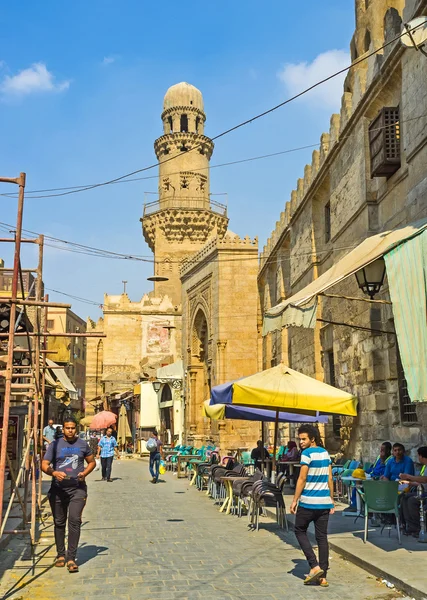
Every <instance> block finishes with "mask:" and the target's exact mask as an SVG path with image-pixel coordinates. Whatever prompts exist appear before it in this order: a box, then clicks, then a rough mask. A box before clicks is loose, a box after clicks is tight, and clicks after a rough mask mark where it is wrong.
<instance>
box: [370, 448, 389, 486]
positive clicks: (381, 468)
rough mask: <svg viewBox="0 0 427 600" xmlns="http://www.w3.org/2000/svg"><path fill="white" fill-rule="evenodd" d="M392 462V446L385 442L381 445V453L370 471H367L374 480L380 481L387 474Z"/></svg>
mask: <svg viewBox="0 0 427 600" xmlns="http://www.w3.org/2000/svg"><path fill="white" fill-rule="evenodd" d="M390 460H391V444H390V442H384V443H383V444H381V448H380V453H379V455H378V457H377V459H376V461H375V462H374V464H373V465H372V467H371V468H370V469H367V470H366V473H367V474H368V475H371V477H372V478H373V479H379V478H380V477H382V476H383V475H384V473H385V468H386V465H387V463H388V462H389V461H390Z"/></svg>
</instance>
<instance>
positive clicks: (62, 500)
mask: <svg viewBox="0 0 427 600" xmlns="http://www.w3.org/2000/svg"><path fill="white" fill-rule="evenodd" d="M76 429H77V426H76V422H75V420H74V419H73V417H65V418H64V424H63V434H64V435H63V437H61V438H59V439H57V440H55V441H54V442H52V443H51V444H49V446H48V447H47V450H46V454H45V455H44V457H43V461H42V471H43V473H46V474H47V475H51V476H52V478H53V479H52V485H51V487H50V490H49V493H48V497H49V502H50V507H51V509H52V514H53V520H54V529H55V542H56V551H57V556H56V559H55V566H56V567H65V563H67V568H68V571H69V572H70V573H77V572H78V570H79V568H78V566H77V564H76V553H77V547H78V544H79V539H80V528H81V523H82V518H81V517H82V512H83V508H84V506H85V504H86V499H87V486H86V481H85V478H86V476H87V475H89V473H91V472H92V471H93V469H94V468H95V458H94V456H93V453H92V451H91V449H90V448H89V446H88V444H87V442H86V441H85V440H81V439H80V438H79V437H78V436H77V435H76ZM85 461H86V463H87V466H86V468H85V464H84V463H85ZM67 513H68V550H67V554H65V527H66V525H67Z"/></svg>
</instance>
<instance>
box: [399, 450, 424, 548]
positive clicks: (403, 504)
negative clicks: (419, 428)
mask: <svg viewBox="0 0 427 600" xmlns="http://www.w3.org/2000/svg"><path fill="white" fill-rule="evenodd" d="M417 452H418V462H419V463H420V464H421V471H420V473H419V475H408V474H405V473H401V474H400V480H401V481H404V482H405V483H406V482H408V483H409V484H411V483H414V484H421V485H422V486H423V488H424V493H423V498H426V491H427V473H425V469H426V465H427V446H421V448H418V450H417ZM424 502H425V501H424ZM400 515H401V518H402V524H403V526H404V533H405V534H406V535H413V536H414V537H418V535H419V533H420V499H419V498H417V491H416V490H414V491H411V492H407V493H405V494H402V495H401V500H400Z"/></svg>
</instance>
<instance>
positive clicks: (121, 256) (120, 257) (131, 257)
mask: <svg viewBox="0 0 427 600" xmlns="http://www.w3.org/2000/svg"><path fill="white" fill-rule="evenodd" d="M5 226H6V227H12V225H9V224H7V223H1V222H0V228H3V229H5ZM23 231H24V232H26V233H32V234H33V235H37V236H39V235H41V234H40V233H37V232H35V231H30V230H28V229H23ZM45 238H46V239H52V240H57V241H61V242H63V243H65V244H67V246H76V247H77V249H76V250H75V249H73V248H72V247H70V248H68V247H63V246H57V245H55V244H48V243H45V245H46V246H50V247H52V248H55V249H56V250H64V251H66V252H73V253H75V254H84V255H87V256H95V257H99V258H108V259H118V260H136V261H142V262H147V263H151V264H162V263H161V262H159V261H157V262H156V261H155V259H154V258H150V259H147V258H141V257H139V256H137V255H131V254H120V253H117V252H110V251H109V250H100V249H99V248H92V247H91V246H86V247H85V246H83V245H81V244H76V243H75V242H69V241H66V240H59V239H58V238H52V237H51V236H47V235H45ZM309 247H310V248H311V246H305V245H302V246H300V248H309ZM80 248H88V249H89V250H88V251H85V250H83V249H80ZM353 248H355V245H354V244H353V245H350V246H339V247H336V248H332V249H330V248H328V249H325V250H311V252H298V253H294V254H293V255H292V257H289V258H285V257H277V260H275V261H274V260H273V261H270V264H274V263H275V262H276V263H284V262H290V261H291V260H293V259H294V258H299V257H302V256H313V255H316V256H318V255H320V254H325V253H329V252H331V251H332V252H338V251H341V250H352V249H353ZM90 250H94V252H91V251H90ZM103 253H104V254H103ZM195 254H197V252H196V253H195ZM192 256H194V255H190V256H189V257H188V259H187V260H188V263H191V264H192V266H194V265H197V264H198V263H201V262H203V260H204V259H201V260H194V259H193V258H192ZM268 256H269V255H268ZM264 258H267V257H264V255H263V253H262V252H261V253H258V254H257V255H256V256H254V257H240V258H220V259H214V260H211V261H210V262H212V263H216V262H218V263H225V262H242V261H247V260H252V261H253V260H256V261H259V260H263V259H264ZM169 264H179V265H183V262H182V260H171V261H169Z"/></svg>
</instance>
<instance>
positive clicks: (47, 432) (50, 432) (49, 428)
mask: <svg viewBox="0 0 427 600" xmlns="http://www.w3.org/2000/svg"><path fill="white" fill-rule="evenodd" d="M55 431H56V429H55V427H54V426H53V419H49V421H48V424H47V425H46V427H45V428H44V429H43V440H44V443H45V448H47V447H48V446H49V444H50V442H53V440H54V439H55Z"/></svg>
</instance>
